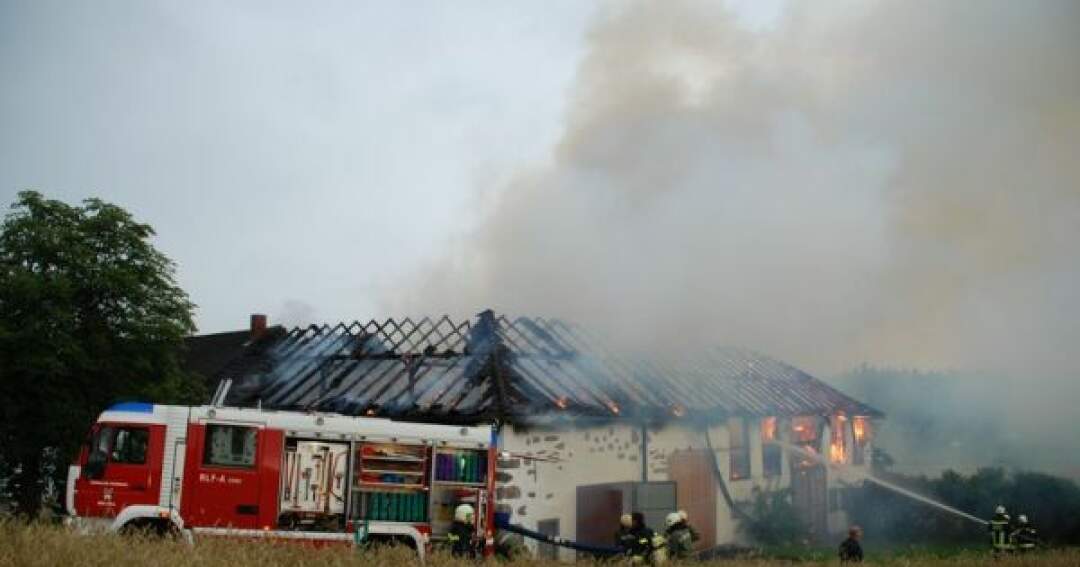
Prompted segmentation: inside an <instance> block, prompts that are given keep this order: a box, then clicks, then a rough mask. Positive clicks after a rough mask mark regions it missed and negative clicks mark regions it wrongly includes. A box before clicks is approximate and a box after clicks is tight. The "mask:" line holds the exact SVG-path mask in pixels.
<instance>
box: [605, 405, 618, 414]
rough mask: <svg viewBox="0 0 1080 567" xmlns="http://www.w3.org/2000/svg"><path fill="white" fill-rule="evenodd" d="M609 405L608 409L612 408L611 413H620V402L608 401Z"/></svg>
mask: <svg viewBox="0 0 1080 567" xmlns="http://www.w3.org/2000/svg"><path fill="white" fill-rule="evenodd" d="M607 407H608V409H610V410H611V413H613V414H615V415H618V414H619V404H617V403H615V402H608V405H607Z"/></svg>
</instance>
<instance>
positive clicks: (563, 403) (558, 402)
mask: <svg viewBox="0 0 1080 567" xmlns="http://www.w3.org/2000/svg"><path fill="white" fill-rule="evenodd" d="M555 405H556V406H558V407H559V409H566V396H563V397H561V398H559V399H557V400H555Z"/></svg>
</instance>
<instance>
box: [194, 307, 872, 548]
mask: <svg viewBox="0 0 1080 567" xmlns="http://www.w3.org/2000/svg"><path fill="white" fill-rule="evenodd" d="M253 320H254V319H253ZM259 323H260V330H259V332H258V333H257V335H258V336H257V337H254V338H253V339H252V340H251V341H249V342H248V343H247V344H246V346H245V347H244V348H242V349H240V351H239V352H237V354H236V356H235V357H234V358H233V359H232V360H230V361H229V362H228V363H227V364H225V365H223V367H222V369H221V370H220V371H217V372H216V376H215V378H217V379H218V381H219V386H218V388H217V391H216V393H215V394H214V400H213V402H214V403H217V404H224V405H237V406H258V407H262V408H265V409H291V410H306V411H325V412H336V413H342V414H349V415H368V416H383V417H391V418H400V419H409V420H414V421H428V422H438V423H451V424H454V423H460V424H473V423H496V424H497V425H498V431H499V433H498V436H499V439H498V447H499V450H500V451H501V458H500V460H499V464H498V473H497V475H498V476H497V478H498V490H497V494H496V495H495V497H496V498H495V501H496V504H497V507H498V510H499V511H501V512H503V513H504V514H507V515H509V516H510V518H511V521H513V522H514V523H518V524H521V525H523V526H525V527H527V528H530V529H534V530H537V531H540V532H543V533H547V534H550V535H558V536H560V537H563V538H567V539H575V540H579V541H582V542H585V543H592V544H600V545H610V544H611V537H612V533H613V532H614V530H615V528H616V525H617V522H618V517H619V515H620V514H622V513H624V512H629V511H641V512H643V513H645V516H646V518H647V520H648V521H649V523H650V524H651V525H653V526H654V527H659V526H660V525H661V521H662V518H663V515H664V514H666V513H667V512H670V511H672V510H674V509H678V508H681V509H686V510H687V511H688V512H689V514H690V517H691V519H692V522H693V523H694V524H695V525H696V526H697V527H698V529H699V531H700V532H701V533H702V541H701V542H699V544H700V545H701V546H702V547H708V546H712V545H718V544H722V543H729V542H733V541H737V540H738V539H739V538H740V532H739V530H738V529H737V528H738V523H739V522H746V521H754V520H753V518H752V514H751V513H750V512H749V511H748V506H747V503H748V502H749V501H750V500H751V499H752V498H753V495H754V494H755V493H756V491H759V490H776V489H784V488H790V489H791V491H792V496H793V500H794V503H795V505H796V507H797V510H798V511H799V514H800V515H801V516H802V518H801V519H802V520H803V521H804V523H805V525H806V526H807V527H808V529H809V530H810V531H811V532H812V533H813V534H815V535H818V536H824V535H826V534H828V533H830V532H836V531H838V530H840V529H842V528H843V527H844V526H845V525H846V521H847V520H846V517H845V513H844V505H843V500H844V499H843V494H844V484H843V482H842V479H840V478H839V475H836V474H833V472H832V470H833V467H830V466H826V465H825V464H823V463H825V462H828V463H834V464H842V465H844V466H845V467H854V468H856V469H858V468H859V467H867V466H868V464H869V458H868V452H869V451H870V444H871V441H872V439H871V420H872V419H876V418H880V417H881V414H880V412H878V411H877V410H875V409H873V408H871V407H869V406H867V405H865V404H863V403H861V402H859V401H857V400H854V399H852V398H850V397H848V396H846V395H844V394H842V393H841V392H839V391H837V390H835V389H833V388H831V387H829V386H828V385H826V384H824V383H822V382H821V381H819V380H817V379H815V378H813V377H812V376H810V375H808V374H806V373H805V372H802V371H800V370H799V369H797V368H795V367H793V366H790V365H788V364H785V363H782V362H780V361H777V360H774V359H772V358H769V357H767V356H764V355H762V354H758V353H755V352H751V351H748V350H743V349H736V348H715V349H712V350H709V351H707V352H701V353H699V354H698V355H697V356H695V357H692V358H687V357H682V358H679V359H678V360H674V361H671V360H666V359H665V358H663V357H660V356H657V357H655V358H652V357H643V356H640V355H624V354H620V353H618V352H617V351H615V350H613V349H612V348H610V347H609V346H607V345H606V344H605V342H604V341H603V340H601V339H600V338H599V337H596V336H594V335H592V334H591V333H589V331H588V330H587V329H583V328H580V327H578V326H575V325H571V324H568V323H565V322H562V321H557V320H546V319H541V318H525V317H520V318H516V319H509V318H506V317H503V316H499V315H497V314H495V313H493V312H491V311H485V312H483V313H481V314H479V315H478V316H477V317H476V318H474V319H471V320H463V321H453V320H451V319H449V318H447V317H443V318H441V319H430V318H424V319H419V320H413V319H402V320H393V319H388V320H386V321H382V322H379V321H370V322H367V323H362V322H354V323H352V324H345V323H343V324H339V325H336V326H328V325H324V326H315V325H312V326H310V327H306V328H296V329H293V330H291V331H284V330H280V331H278V332H274V333H265V332H263V331H262V330H261V329H262V328H263V327H265V321H264V320H262V319H259ZM540 552H541V553H542V554H549V555H552V556H555V555H558V554H559V550H557V549H555V548H551V547H550V546H542V549H541V550H540Z"/></svg>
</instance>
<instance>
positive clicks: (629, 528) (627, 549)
mask: <svg viewBox="0 0 1080 567" xmlns="http://www.w3.org/2000/svg"><path fill="white" fill-rule="evenodd" d="M633 528H634V517H633V516H631V515H630V514H623V515H622V517H620V518H619V531H617V532H615V547H618V548H619V549H620V550H622V553H623V555H625V556H627V557H630V556H631V555H632V554H631V551H633V548H634V540H635V539H637V538H635V537H634V530H633Z"/></svg>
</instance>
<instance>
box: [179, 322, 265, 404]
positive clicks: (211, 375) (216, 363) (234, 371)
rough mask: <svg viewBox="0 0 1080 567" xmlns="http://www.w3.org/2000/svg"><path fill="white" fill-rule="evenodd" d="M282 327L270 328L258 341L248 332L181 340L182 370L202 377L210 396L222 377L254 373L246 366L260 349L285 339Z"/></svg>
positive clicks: (231, 332)
mask: <svg viewBox="0 0 1080 567" xmlns="http://www.w3.org/2000/svg"><path fill="white" fill-rule="evenodd" d="M285 334H286V331H285V327H282V326H281V325H275V326H273V327H269V328H267V329H266V331H265V332H264V333H263V335H261V336H260V337H259V338H258V339H257V340H254V341H253V340H252V336H251V331H250V330H249V329H244V330H243V331H228V332H224V333H213V334H209V335H193V336H190V337H186V338H185V339H184V347H185V350H184V362H183V366H184V369H185V370H187V371H189V372H193V373H195V374H198V375H199V376H202V377H203V379H204V380H205V381H206V385H207V388H208V389H209V391H210V392H213V391H214V388H215V387H216V386H217V383H218V381H220V379H221V377H222V376H223V375H231V376H236V375H244V374H249V373H251V371H253V370H257V369H249V368H247V364H248V363H251V362H253V361H254V359H257V357H258V354H259V351H260V348H259V347H263V346H268V345H269V344H271V343H272V342H274V341H276V340H277V339H280V338H281V337H283V336H285Z"/></svg>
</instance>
